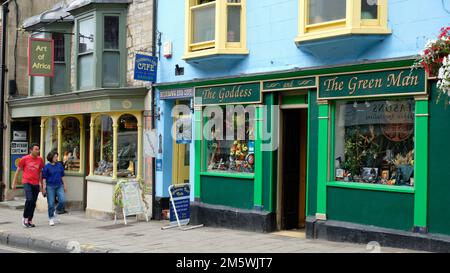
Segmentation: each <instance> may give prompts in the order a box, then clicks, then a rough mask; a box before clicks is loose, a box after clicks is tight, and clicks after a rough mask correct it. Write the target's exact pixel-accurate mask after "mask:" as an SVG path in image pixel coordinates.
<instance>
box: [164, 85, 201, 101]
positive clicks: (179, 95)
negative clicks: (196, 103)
mask: <svg viewBox="0 0 450 273" xmlns="http://www.w3.org/2000/svg"><path fill="white" fill-rule="evenodd" d="M193 96H194V90H193V89H192V88H184V89H171V90H161V91H159V99H160V100H173V99H183V98H192V97H193Z"/></svg>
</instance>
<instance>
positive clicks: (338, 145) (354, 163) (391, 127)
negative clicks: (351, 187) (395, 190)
mask: <svg viewBox="0 0 450 273" xmlns="http://www.w3.org/2000/svg"><path fill="white" fill-rule="evenodd" d="M414 107H415V106H414V100H409V99H408V100H396V101H367V102H338V103H337V104H336V132H335V133H336V136H335V137H336V142H335V158H334V159H335V180H337V181H346V182H360V183H372V184H386V185H408V186H413V185H414V173H413V170H414V112H415V109H414Z"/></svg>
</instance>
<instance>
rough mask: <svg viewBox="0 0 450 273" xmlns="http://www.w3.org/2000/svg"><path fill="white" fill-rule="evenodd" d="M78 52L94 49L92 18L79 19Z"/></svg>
mask: <svg viewBox="0 0 450 273" xmlns="http://www.w3.org/2000/svg"><path fill="white" fill-rule="evenodd" d="M79 29H80V32H79V34H78V35H79V42H78V51H79V53H84V52H89V51H93V50H94V31H95V25H94V19H88V20H84V21H80V23H79Z"/></svg>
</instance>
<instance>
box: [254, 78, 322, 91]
mask: <svg viewBox="0 0 450 273" xmlns="http://www.w3.org/2000/svg"><path fill="white" fill-rule="evenodd" d="M315 87H316V78H315V77H309V78H296V79H285V80H277V81H267V82H263V92H267V91H285V90H292V89H306V88H315Z"/></svg>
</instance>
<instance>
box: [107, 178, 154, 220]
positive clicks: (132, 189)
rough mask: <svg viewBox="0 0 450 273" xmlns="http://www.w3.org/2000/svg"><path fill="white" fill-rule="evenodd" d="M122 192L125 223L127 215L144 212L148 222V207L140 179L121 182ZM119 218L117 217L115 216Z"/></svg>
mask: <svg viewBox="0 0 450 273" xmlns="http://www.w3.org/2000/svg"><path fill="white" fill-rule="evenodd" d="M120 190H121V192H122V206H123V207H122V211H123V218H124V222H125V224H127V218H126V217H127V216H131V215H136V219H137V215H139V214H144V215H145V218H146V220H147V222H148V215H147V209H146V207H145V205H144V200H143V199H142V193H141V189H140V186H139V182H138V181H128V182H125V183H121V184H120ZM115 220H117V217H115Z"/></svg>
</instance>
